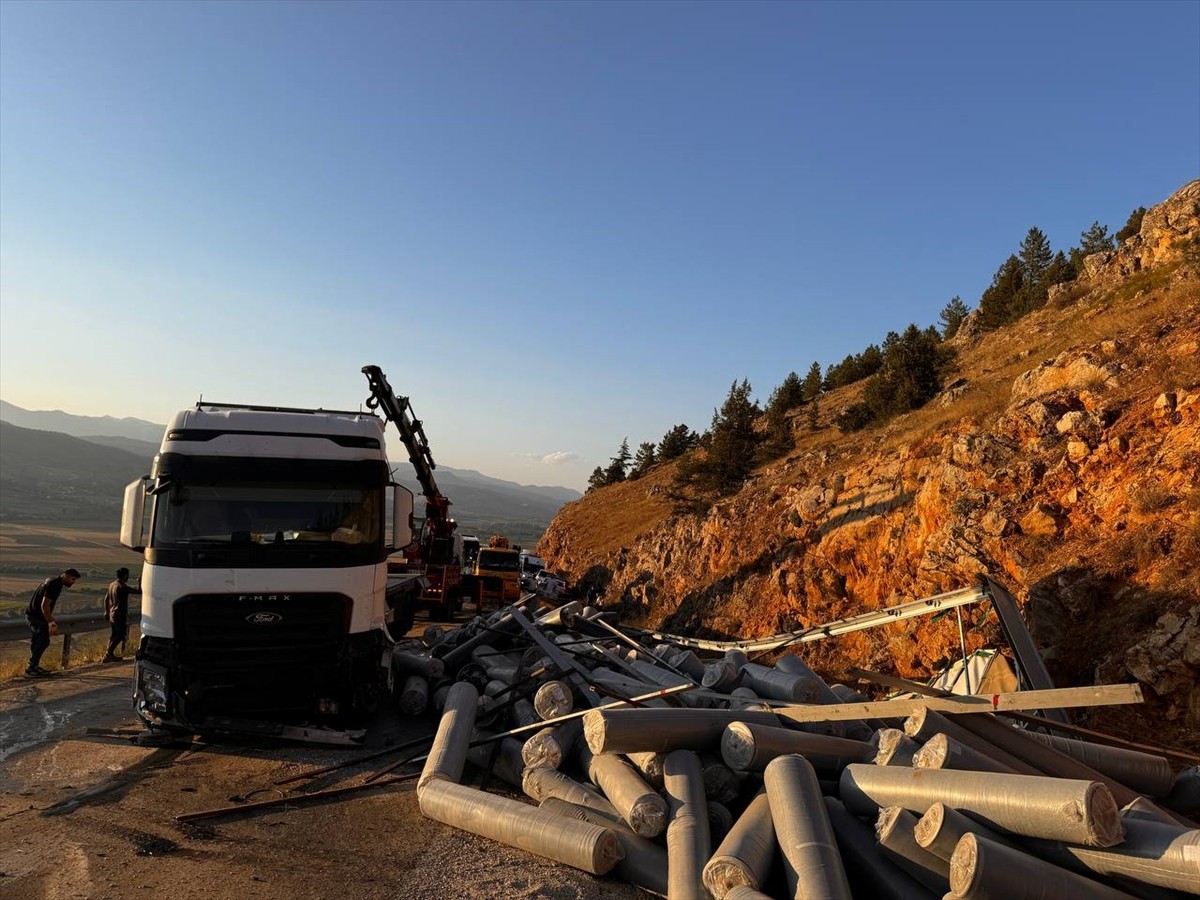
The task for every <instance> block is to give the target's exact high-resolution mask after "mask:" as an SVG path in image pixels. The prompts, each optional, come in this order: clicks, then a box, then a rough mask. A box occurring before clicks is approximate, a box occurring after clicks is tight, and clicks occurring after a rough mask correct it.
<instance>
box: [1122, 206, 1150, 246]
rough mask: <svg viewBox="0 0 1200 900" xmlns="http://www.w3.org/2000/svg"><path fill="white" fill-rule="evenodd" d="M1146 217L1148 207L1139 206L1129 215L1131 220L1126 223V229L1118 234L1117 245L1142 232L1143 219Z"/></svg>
mask: <svg viewBox="0 0 1200 900" xmlns="http://www.w3.org/2000/svg"><path fill="white" fill-rule="evenodd" d="M1145 216H1146V207H1144V206H1139V207H1138V208H1137V209H1135V210H1134V211H1133V212H1131V213H1130V214H1129V218H1128V219H1127V220H1126V221H1125V227H1124V228H1122V229H1121V230H1120V231H1118V232H1117V234H1116V238H1117V243H1118V244H1120V243H1122V242H1123V241H1127V240H1129V239H1130V238H1131V237H1133V236H1134V235H1135V234H1138V233H1140V232H1141V230H1142V219H1143V218H1145Z"/></svg>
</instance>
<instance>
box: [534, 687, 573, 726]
mask: <svg viewBox="0 0 1200 900" xmlns="http://www.w3.org/2000/svg"><path fill="white" fill-rule="evenodd" d="M533 708H534V711H535V712H537V714H538V715H539V716H541V717H542V719H543V720H545V719H557V718H558V717H559V716H565V715H566V714H567V713H569V712H570V711H571V710H573V709H574V708H575V696H574V695H573V694H572V693H571V688H570V687H569V686H568V685H567V684H566V683H565V682H562V681H558V680H557V679H555V680H552V681H547V682H546V683H545V684H543V685H542V686H541V687H539V688H538V689H537V693H536V694H534V695H533Z"/></svg>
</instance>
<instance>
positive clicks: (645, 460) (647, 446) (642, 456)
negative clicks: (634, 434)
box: [629, 441, 655, 481]
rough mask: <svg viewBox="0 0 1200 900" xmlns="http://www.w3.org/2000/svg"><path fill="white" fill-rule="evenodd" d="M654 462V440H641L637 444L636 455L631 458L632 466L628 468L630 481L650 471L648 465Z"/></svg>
mask: <svg viewBox="0 0 1200 900" xmlns="http://www.w3.org/2000/svg"><path fill="white" fill-rule="evenodd" d="M654 463H655V458H654V442H653V441H643V442H642V443H641V444H639V445H638V451H637V455H636V456H634V458H633V468H632V469H630V470H629V479H630V480H631V481H632V480H634V479H636V478H641V477H642V476H643V475H645V474H646V473H647V472H648V471H650V467H651V466H653V465H654Z"/></svg>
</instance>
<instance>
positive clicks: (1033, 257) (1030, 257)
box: [1019, 228, 1054, 288]
mask: <svg viewBox="0 0 1200 900" xmlns="http://www.w3.org/2000/svg"><path fill="white" fill-rule="evenodd" d="M1019 256H1020V258H1021V273H1022V274H1023V275H1024V276H1025V284H1026V285H1029V286H1032V287H1034V288H1040V287H1043V286H1044V283H1045V281H1044V279H1045V274H1046V270H1047V269H1048V268H1050V263H1051V262H1053V260H1054V252H1053V251H1052V250H1051V249H1050V240H1049V238H1047V237H1046V235H1045V234H1044V233H1043V232H1042V230H1041V229H1040V228H1030V229H1029V231H1028V232H1026V234H1025V240H1023V241H1021V252H1020V254H1019Z"/></svg>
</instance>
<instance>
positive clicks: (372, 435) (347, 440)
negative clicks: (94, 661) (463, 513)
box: [121, 403, 413, 733]
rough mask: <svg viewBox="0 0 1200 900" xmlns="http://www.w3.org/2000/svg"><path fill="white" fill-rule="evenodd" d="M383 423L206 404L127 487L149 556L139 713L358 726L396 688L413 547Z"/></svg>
mask: <svg viewBox="0 0 1200 900" xmlns="http://www.w3.org/2000/svg"><path fill="white" fill-rule="evenodd" d="M384 425H385V423H384V421H383V420H381V419H380V418H378V417H377V416H375V415H374V414H370V413H359V412H333V411H324V410H298V409H281V408H273V407H251V406H234V405H227V404H211V403H199V404H197V406H196V408H195V409H188V410H184V411H183V412H180V413H178V414H177V415H176V416H175V417H174V418H173V419H172V421H171V423H170V424H169V425H168V426H167V429H166V433H165V434H164V436H163V441H162V445H161V448H160V450H159V453H158V455H157V456H156V457H155V458H154V464H153V468H152V471H151V474H150V475H149V476H147V477H145V478H142V479H139V480H138V481H135V482H133V483H132V484H130V485H129V486H128V487H127V488H126V491H125V507H124V514H123V517H122V523H121V542H122V543H123V544H124V545H125V546H127V547H129V548H131V549H133V550H137V551H140V552H142V553H143V556H144V564H143V569H142V623H141V624H142V635H143V637H142V641H141V644H140V646H139V648H138V652H137V656H136V660H137V662H136V670H135V682H134V706H135V708H136V710H137V712H138V714H139V715H140V716H141V717H142V718H143V719H144V720H145V721H146V722H147V723H148V724H151V725H154V726H161V727H164V728H168V729H171V730H177V731H184V732H208V731H247V730H249V731H252V732H256V733H270V732H271V731H272V730H273V729H275V728H276V727H277V726H279V725H280V724H295V723H307V722H313V721H320V720H336V721H338V722H345V721H346V720H347V719H348V718H353V717H355V716H356V715H357V714H359V713H366V712H369V711H370V710H371V709H372V708H373V706H374V705H375V703H376V702H377V700H378V697H379V695H380V694H381V692H382V691H383V690H385V689H386V687H387V686H388V679H389V676H390V668H389V659H390V657H389V655H388V650H389V649H390V644H391V642H392V636H391V635H389V633H388V630H387V629H388V626H389V624H390V623H391V621H392V620H393V619H398V618H399V616H400V607H401V605H403V604H405V603H408V602H411V590H409V589H408V588H407V587H406V586H405V585H401V584H399V583H396V582H395V580H393V583H391V584H390V583H389V579H388V574H387V557H388V555H389V553H392V552H394V551H396V550H398V549H400V548H402V547H404V546H406V545H408V544H409V543H410V542H411V540H412V509H413V497H412V494H411V493H410V492H409V491H408V490H407V489H405V488H403V487H401V486H399V485H396V484H395V483H393V482H392V481H391V476H390V470H389V467H388V461H387V458H386V456H385V453H384V440H383V437H384V435H383V431H384Z"/></svg>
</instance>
